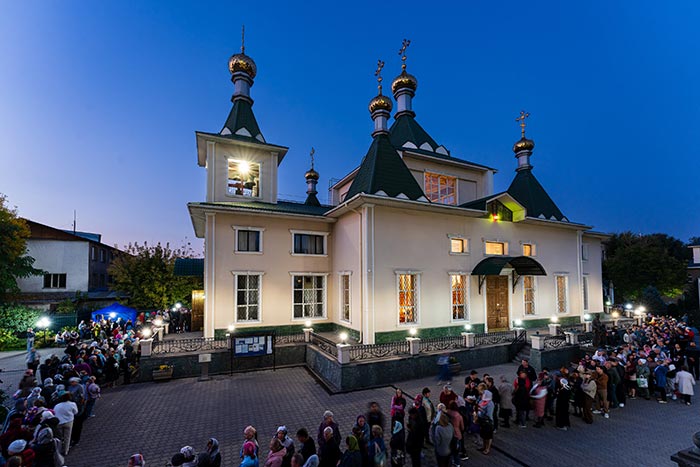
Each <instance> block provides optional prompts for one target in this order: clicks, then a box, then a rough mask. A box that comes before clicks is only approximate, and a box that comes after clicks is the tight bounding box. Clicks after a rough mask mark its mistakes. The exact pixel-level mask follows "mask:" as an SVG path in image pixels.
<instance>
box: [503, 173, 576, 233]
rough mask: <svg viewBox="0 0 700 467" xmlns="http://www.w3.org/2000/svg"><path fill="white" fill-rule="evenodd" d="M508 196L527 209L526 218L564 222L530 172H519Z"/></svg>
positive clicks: (559, 212) (562, 216)
mask: <svg viewBox="0 0 700 467" xmlns="http://www.w3.org/2000/svg"><path fill="white" fill-rule="evenodd" d="M507 191H508V194H509V195H511V196H512V197H513V198H515V199H516V200H517V201H518V202H519V203H520V204H522V205H523V206H525V209H527V216H528V217H544V218H545V219H551V218H552V217H554V218H555V219H556V220H558V221H566V220H565V218H564V217H565V216H564V214H562V212H561V211H560V210H559V208H558V207H557V205H556V204H554V201H552V198H550V197H549V195H548V194H547V192H546V191H545V189H544V188H543V187H542V185H540V182H538V181H537V179H536V178H535V175H534V174H533V173H532V171H531V170H520V171H518V173H517V174H516V175H515V178H514V179H513V181H512V182H511V184H510V186H509V187H508V190H507Z"/></svg>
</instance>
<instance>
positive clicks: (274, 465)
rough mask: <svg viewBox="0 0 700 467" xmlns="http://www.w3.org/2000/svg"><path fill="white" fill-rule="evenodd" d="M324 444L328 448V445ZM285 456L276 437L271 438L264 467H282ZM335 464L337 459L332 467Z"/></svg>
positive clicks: (284, 451) (285, 451) (285, 452)
mask: <svg viewBox="0 0 700 467" xmlns="http://www.w3.org/2000/svg"><path fill="white" fill-rule="evenodd" d="M326 444H327V446H330V444H329V443H326ZM285 454H287V450H286V449H285V448H284V446H282V443H280V440H279V439H277V438H276V437H275V438H272V440H271V441H270V452H269V453H268V454H267V460H266V461H265V467H282V460H283V459H284V456H285ZM337 463H338V459H336V461H335V463H334V464H333V467H335V466H336V465H337Z"/></svg>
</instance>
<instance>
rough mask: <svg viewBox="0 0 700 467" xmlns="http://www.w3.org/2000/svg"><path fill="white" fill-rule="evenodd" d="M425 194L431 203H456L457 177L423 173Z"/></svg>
mask: <svg viewBox="0 0 700 467" xmlns="http://www.w3.org/2000/svg"><path fill="white" fill-rule="evenodd" d="M424 186H425V195H426V196H427V197H428V199H429V200H430V201H432V202H433V203H441V204H457V190H456V188H455V187H456V186H457V179H456V178H455V177H448V176H447V175H438V174H434V173H430V172H426V173H425V184H424Z"/></svg>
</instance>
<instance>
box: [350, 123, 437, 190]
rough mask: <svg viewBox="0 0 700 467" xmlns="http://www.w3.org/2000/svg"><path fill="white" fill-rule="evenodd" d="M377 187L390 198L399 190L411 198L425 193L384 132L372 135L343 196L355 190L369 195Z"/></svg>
mask: <svg viewBox="0 0 700 467" xmlns="http://www.w3.org/2000/svg"><path fill="white" fill-rule="evenodd" d="M378 191H383V192H384V193H386V194H387V196H390V197H392V198H395V197H396V196H397V195H399V194H401V193H403V194H404V195H406V196H407V197H408V198H409V199H412V200H417V199H419V198H420V197H422V196H425V194H424V193H423V190H422V189H421V187H420V185H418V182H417V181H416V179H415V178H414V177H413V175H412V174H411V171H410V170H408V167H406V164H405V163H404V162H403V160H401V157H399V155H398V153H397V152H396V149H395V148H394V146H393V145H392V144H391V141H390V140H389V136H388V135H386V134H378V135H377V136H375V137H374V140H373V141H372V145H371V146H370V147H369V151H367V155H366V156H365V158H364V159H362V164H360V170H359V171H358V172H357V175H356V176H355V179H354V180H353V181H352V185H351V186H350V190H348V194H347V195H346V197H345V199H350V198H352V197H353V196H355V195H356V194H358V193H366V194H370V195H373V194H375V193H377V192H378Z"/></svg>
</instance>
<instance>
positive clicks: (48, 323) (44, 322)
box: [36, 316, 51, 345]
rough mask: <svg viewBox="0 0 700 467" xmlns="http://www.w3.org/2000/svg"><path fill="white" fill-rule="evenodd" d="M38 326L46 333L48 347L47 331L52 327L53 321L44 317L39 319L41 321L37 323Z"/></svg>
mask: <svg viewBox="0 0 700 467" xmlns="http://www.w3.org/2000/svg"><path fill="white" fill-rule="evenodd" d="M36 326H37V327H38V328H39V329H43V331H44V345H46V342H47V341H46V331H47V330H48V329H49V326H51V321H50V320H49V318H47V317H46V316H44V317H42V318H41V319H39V321H37V323H36Z"/></svg>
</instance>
